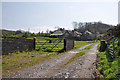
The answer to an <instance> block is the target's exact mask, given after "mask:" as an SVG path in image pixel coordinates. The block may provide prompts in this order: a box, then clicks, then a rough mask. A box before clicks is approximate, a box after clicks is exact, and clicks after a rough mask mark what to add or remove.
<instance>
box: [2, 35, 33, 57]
mask: <svg viewBox="0 0 120 80" xmlns="http://www.w3.org/2000/svg"><path fill="white" fill-rule="evenodd" d="M32 49H35V40H34V39H33V40H31V39H25V38H15V37H9V38H3V39H2V55H6V54H8V53H12V52H16V51H26V50H28V51H29V50H32Z"/></svg>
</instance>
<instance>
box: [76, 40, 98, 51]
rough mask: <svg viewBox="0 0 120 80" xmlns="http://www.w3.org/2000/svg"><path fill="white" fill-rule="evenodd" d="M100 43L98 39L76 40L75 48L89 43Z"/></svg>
mask: <svg viewBox="0 0 120 80" xmlns="http://www.w3.org/2000/svg"><path fill="white" fill-rule="evenodd" d="M92 43H98V41H75V46H74V49H76V48H80V47H82V46H84V45H87V44H92Z"/></svg>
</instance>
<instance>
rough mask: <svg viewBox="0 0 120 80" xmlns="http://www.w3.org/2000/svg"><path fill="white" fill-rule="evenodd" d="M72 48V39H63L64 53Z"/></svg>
mask: <svg viewBox="0 0 120 80" xmlns="http://www.w3.org/2000/svg"><path fill="white" fill-rule="evenodd" d="M73 48H74V40H73V39H64V49H65V50H66V51H68V50H71V49H73Z"/></svg>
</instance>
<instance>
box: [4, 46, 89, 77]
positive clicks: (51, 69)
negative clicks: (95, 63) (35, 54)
mask: <svg viewBox="0 0 120 80" xmlns="http://www.w3.org/2000/svg"><path fill="white" fill-rule="evenodd" d="M89 45H90V44H88V45H85V46H83V47H81V48H78V49H75V50H71V51H69V52H68V53H66V54H63V55H58V56H57V57H55V58H52V59H50V60H49V61H45V62H43V63H40V64H37V65H35V66H32V67H30V68H28V69H24V70H22V71H19V72H17V74H15V75H10V74H9V75H8V76H6V77H5V78H50V77H57V78H59V77H60V76H59V73H61V74H62V77H66V75H65V74H69V73H71V72H69V73H67V72H68V71H72V70H74V65H75V66H78V67H80V66H79V63H77V64H72V65H71V66H70V67H67V68H66V69H64V68H61V65H62V64H63V63H64V62H65V61H66V60H69V59H71V58H72V57H73V56H74V55H75V54H76V53H79V52H81V50H83V49H84V48H85V47H87V46H89ZM85 55H86V54H85ZM85 55H83V56H82V57H83V60H82V61H81V63H84V62H87V61H85V60H86V56H85ZM80 59H81V58H80ZM78 62H79V61H78ZM59 71H60V72H59ZM75 71H76V70H74V73H78V72H77V71H76V72H75ZM63 73H65V74H63ZM55 74H57V75H55ZM71 77H72V75H71Z"/></svg>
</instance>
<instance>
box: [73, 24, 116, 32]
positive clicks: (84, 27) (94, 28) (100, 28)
mask: <svg viewBox="0 0 120 80" xmlns="http://www.w3.org/2000/svg"><path fill="white" fill-rule="evenodd" d="M73 26H74V30H76V31H78V32H81V33H84V32H85V31H89V32H91V33H93V34H96V33H97V34H104V33H105V32H106V31H107V30H108V29H109V28H111V27H114V26H112V25H109V24H104V23H102V22H85V23H81V22H80V23H76V22H73Z"/></svg>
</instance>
